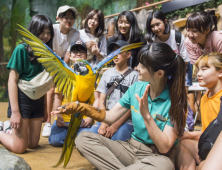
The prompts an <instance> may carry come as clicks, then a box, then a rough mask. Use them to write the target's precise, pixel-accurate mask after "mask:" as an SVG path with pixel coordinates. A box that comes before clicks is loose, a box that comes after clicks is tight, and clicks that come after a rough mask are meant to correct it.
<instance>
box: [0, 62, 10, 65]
mask: <svg viewBox="0 0 222 170" xmlns="http://www.w3.org/2000/svg"><path fill="white" fill-rule="evenodd" d="M7 64H8V62H5V63H0V66H1V65H7Z"/></svg>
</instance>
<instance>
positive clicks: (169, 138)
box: [52, 43, 187, 170]
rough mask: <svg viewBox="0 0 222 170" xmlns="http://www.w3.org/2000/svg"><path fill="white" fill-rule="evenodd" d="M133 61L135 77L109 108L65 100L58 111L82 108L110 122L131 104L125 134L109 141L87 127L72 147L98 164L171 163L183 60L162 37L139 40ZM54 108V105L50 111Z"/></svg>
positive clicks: (182, 96) (180, 120) (182, 100)
mask: <svg viewBox="0 0 222 170" xmlns="http://www.w3.org/2000/svg"><path fill="white" fill-rule="evenodd" d="M138 61H139V66H138V71H139V79H140V80H141V82H136V83H134V84H133V85H132V86H130V87H129V89H128V90H127V92H126V93H125V95H124V96H123V97H122V98H121V99H120V101H119V103H117V104H116V105H115V106H114V107H113V108H112V109H111V110H109V111H107V112H105V111H104V110H101V113H99V111H96V109H94V108H93V107H92V106H88V105H85V104H82V103H80V104H76V103H70V104H68V105H67V106H66V108H65V110H64V111H63V112H64V113H69V112H70V111H74V112H78V111H80V113H81V112H82V113H83V112H84V114H87V116H91V117H93V118H97V120H98V121H103V122H105V123H108V124H112V123H113V122H115V121H116V120H118V119H119V118H120V117H121V116H122V115H124V114H125V113H126V112H127V111H128V110H129V109H131V113H132V120H133V126H134V132H133V133H132V138H131V139H130V140H127V141H126V142H124V141H112V140H110V139H108V138H106V137H103V136H101V135H98V134H95V133H91V132H81V133H80V134H79V136H78V137H77V138H76V147H77V149H78V151H79V152H80V153H81V154H82V155H83V156H84V157H85V158H86V159H88V161H89V162H91V163H92V164H93V165H94V166H95V167H96V168H98V169H132V170H135V169H149V170H151V169H152V170H154V169H155V170H157V169H159V170H165V169H166V170H171V169H174V165H173V163H172V162H171V160H170V159H169V158H168V157H171V154H170V151H172V149H173V148H174V147H173V146H174V144H176V139H177V137H178V136H181V135H183V128H184V125H185V120H186V119H185V113H186V111H187V97H186V90H185V83H184V81H185V69H183V68H185V63H184V61H183V59H182V57H181V56H179V55H176V54H175V53H174V51H173V50H172V49H171V48H170V46H169V45H167V44H164V43H153V44H149V45H145V46H144V47H143V48H141V50H140V52H139V53H138ZM91 107H92V108H91ZM61 112H62V111H61ZM56 113H60V111H57V112H56V111H55V112H53V113H52V114H56Z"/></svg>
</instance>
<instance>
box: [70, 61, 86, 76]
mask: <svg viewBox="0 0 222 170" xmlns="http://www.w3.org/2000/svg"><path fill="white" fill-rule="evenodd" d="M73 69H74V71H75V72H77V73H79V74H80V75H82V76H85V75H86V74H88V73H89V70H88V69H87V67H86V64H85V63H84V62H76V63H75V64H74V68H73Z"/></svg>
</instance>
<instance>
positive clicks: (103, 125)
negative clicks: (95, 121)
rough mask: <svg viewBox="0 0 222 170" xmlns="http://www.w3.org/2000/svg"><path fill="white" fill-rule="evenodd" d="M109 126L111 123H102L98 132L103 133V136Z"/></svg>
mask: <svg viewBox="0 0 222 170" xmlns="http://www.w3.org/2000/svg"><path fill="white" fill-rule="evenodd" d="M107 127H109V125H107V124H106V123H103V122H102V123H101V125H100V127H99V129H98V133H99V134H100V135H103V136H105V134H106V128H107Z"/></svg>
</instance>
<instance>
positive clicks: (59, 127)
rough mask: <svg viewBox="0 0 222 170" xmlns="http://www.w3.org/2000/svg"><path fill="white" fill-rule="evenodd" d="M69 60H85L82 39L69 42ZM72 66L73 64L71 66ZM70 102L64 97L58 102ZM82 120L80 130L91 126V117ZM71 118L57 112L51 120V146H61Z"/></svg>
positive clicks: (85, 54)
mask: <svg viewBox="0 0 222 170" xmlns="http://www.w3.org/2000/svg"><path fill="white" fill-rule="evenodd" d="M69 50H70V54H69V56H70V60H72V61H73V62H74V63H75V62H76V61H77V60H80V59H81V60H86V59H87V48H86V44H85V43H83V42H82V41H75V42H73V43H71V47H70V49H69ZM72 68H73V66H72ZM68 102H70V99H68V98H64V99H63V100H62V101H60V103H62V105H64V104H66V103H68ZM83 118H84V119H83V122H82V124H81V127H80V129H79V132H80V131H83V130H84V129H85V128H89V127H91V124H92V119H91V118H90V117H83ZM70 119H71V115H65V114H62V115H61V114H58V115H57V119H56V120H55V121H54V122H53V124H52V128H51V134H50V136H49V144H51V145H53V146H62V145H63V143H64V141H65V138H66V135H67V132H68V126H69V122H70Z"/></svg>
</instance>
